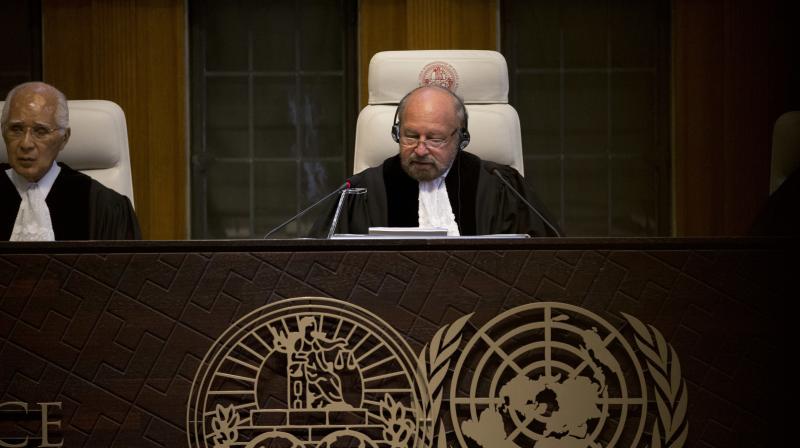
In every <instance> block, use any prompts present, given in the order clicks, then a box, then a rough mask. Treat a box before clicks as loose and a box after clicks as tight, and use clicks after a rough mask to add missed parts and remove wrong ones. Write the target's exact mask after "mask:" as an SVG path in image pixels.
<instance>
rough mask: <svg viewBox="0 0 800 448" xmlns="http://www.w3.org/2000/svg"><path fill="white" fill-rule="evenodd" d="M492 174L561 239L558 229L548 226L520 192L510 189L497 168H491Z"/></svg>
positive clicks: (545, 220) (509, 185)
mask: <svg viewBox="0 0 800 448" xmlns="http://www.w3.org/2000/svg"><path fill="white" fill-rule="evenodd" d="M492 174H494V175H495V176H497V177H498V178H499V179H500V180H501V181H502V182H503V184H505V186H506V187H508V189H509V190H511V191H513V192H514V194H515V195H516V196H517V198H519V200H521V201H522V202H523V203H524V204H525V205H527V206H528V208H529V209H531V210H533V212H534V213H536V216H538V217H539V218H541V220H542V221H544V223H545V224H547V227H550V229H551V230H552V231H553V233H555V234H556V236H557V237H561V233H560V232H559V231H558V229H556V228H555V226H553V225H552V224H550V221H548V220H547V218H545V217H544V215H542V214H541V213H539V210H536V207H534V206H533V205H531V203H530V202H528V200H527V199H525V198H524V197H523V196H522V195H521V194H520V192H519V191H517V189H516V188H514V187H512V186H511V183H509V182H508V181H507V180H506V178H505V177H503V175H502V174H500V170H498V169H497V168H492Z"/></svg>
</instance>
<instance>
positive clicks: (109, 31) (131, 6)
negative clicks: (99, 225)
mask: <svg viewBox="0 0 800 448" xmlns="http://www.w3.org/2000/svg"><path fill="white" fill-rule="evenodd" d="M42 29H43V41H42V47H43V48H42V53H43V60H44V62H43V77H44V81H45V82H48V83H50V84H53V85H55V86H57V87H58V88H59V89H61V90H62V91H63V92H64V93H65V94H66V95H67V97H68V98H69V99H105V100H110V101H114V102H116V103H117V104H119V105H120V106H121V107H122V109H123V110H124V111H125V115H126V118H127V122H128V139H129V144H130V151H131V164H132V172H133V188H134V197H135V203H136V213H137V215H138V217H139V222H140V224H141V226H142V232H143V235H144V237H145V238H147V239H183V238H186V216H187V213H186V202H187V201H186V194H187V190H186V188H187V174H186V171H187V162H186V160H187V152H188V150H187V147H186V139H187V137H186V136H187V120H186V105H187V103H186V79H187V77H186V63H185V58H186V16H185V5H184V1H183V0H71V1H68V2H65V1H57V0H44V1H43V2H42Z"/></svg>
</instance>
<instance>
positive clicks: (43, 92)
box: [0, 81, 69, 128]
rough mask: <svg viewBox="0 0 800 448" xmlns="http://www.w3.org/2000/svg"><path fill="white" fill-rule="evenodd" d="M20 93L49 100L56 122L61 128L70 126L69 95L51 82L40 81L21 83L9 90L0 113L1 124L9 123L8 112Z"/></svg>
mask: <svg viewBox="0 0 800 448" xmlns="http://www.w3.org/2000/svg"><path fill="white" fill-rule="evenodd" d="M19 95H24V96H26V97H30V96H36V97H38V98H40V99H41V100H43V101H45V102H47V103H48V104H49V105H53V107H54V109H53V114H54V115H53V118H54V120H55V123H56V124H57V125H58V127H60V128H68V127H69V108H68V106H67V97H66V96H64V94H63V93H61V91H60V90H58V89H56V88H55V87H53V86H51V85H50V84H46V83H43V82H38V81H34V82H26V83H23V84H20V85H18V86H16V87H14V88H13V89H11V91H10V92H8V95H6V102H5V104H3V114H2V115H0V125H3V126H5V124H6V123H8V114H9V111H10V110H11V103H12V102H13V101H14V98H16V97H17V96H19Z"/></svg>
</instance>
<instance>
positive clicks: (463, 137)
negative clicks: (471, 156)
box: [458, 128, 469, 151]
mask: <svg viewBox="0 0 800 448" xmlns="http://www.w3.org/2000/svg"><path fill="white" fill-rule="evenodd" d="M458 136H459V138H460V140H459V141H458V150H459V151H462V150H464V148H466V147H467V145H469V131H468V130H467V128H461V129H459V130H458Z"/></svg>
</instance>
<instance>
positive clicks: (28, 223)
mask: <svg viewBox="0 0 800 448" xmlns="http://www.w3.org/2000/svg"><path fill="white" fill-rule="evenodd" d="M60 172H61V167H60V166H58V164H56V163H53V165H52V166H51V167H50V169H49V170H48V171H47V173H46V174H45V175H44V176H42V178H41V179H39V181H38V182H28V180H27V179H25V178H24V177H22V176H20V175H19V174H17V172H16V171H14V169H13V168H9V169H7V170H6V175H7V176H8V178H9V179H10V180H11V183H13V184H14V187H15V188H16V189H17V193H19V196H20V198H22V201H21V202H20V204H19V210H18V211H17V219H16V221H14V230H12V232H11V238H9V241H55V234H54V233H53V223H52V221H51V220H50V209H49V208H48V207H47V202H45V199H46V198H47V195H48V193H50V189H51V188H52V187H53V183H54V182H55V181H56V177H58V173H60Z"/></svg>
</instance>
